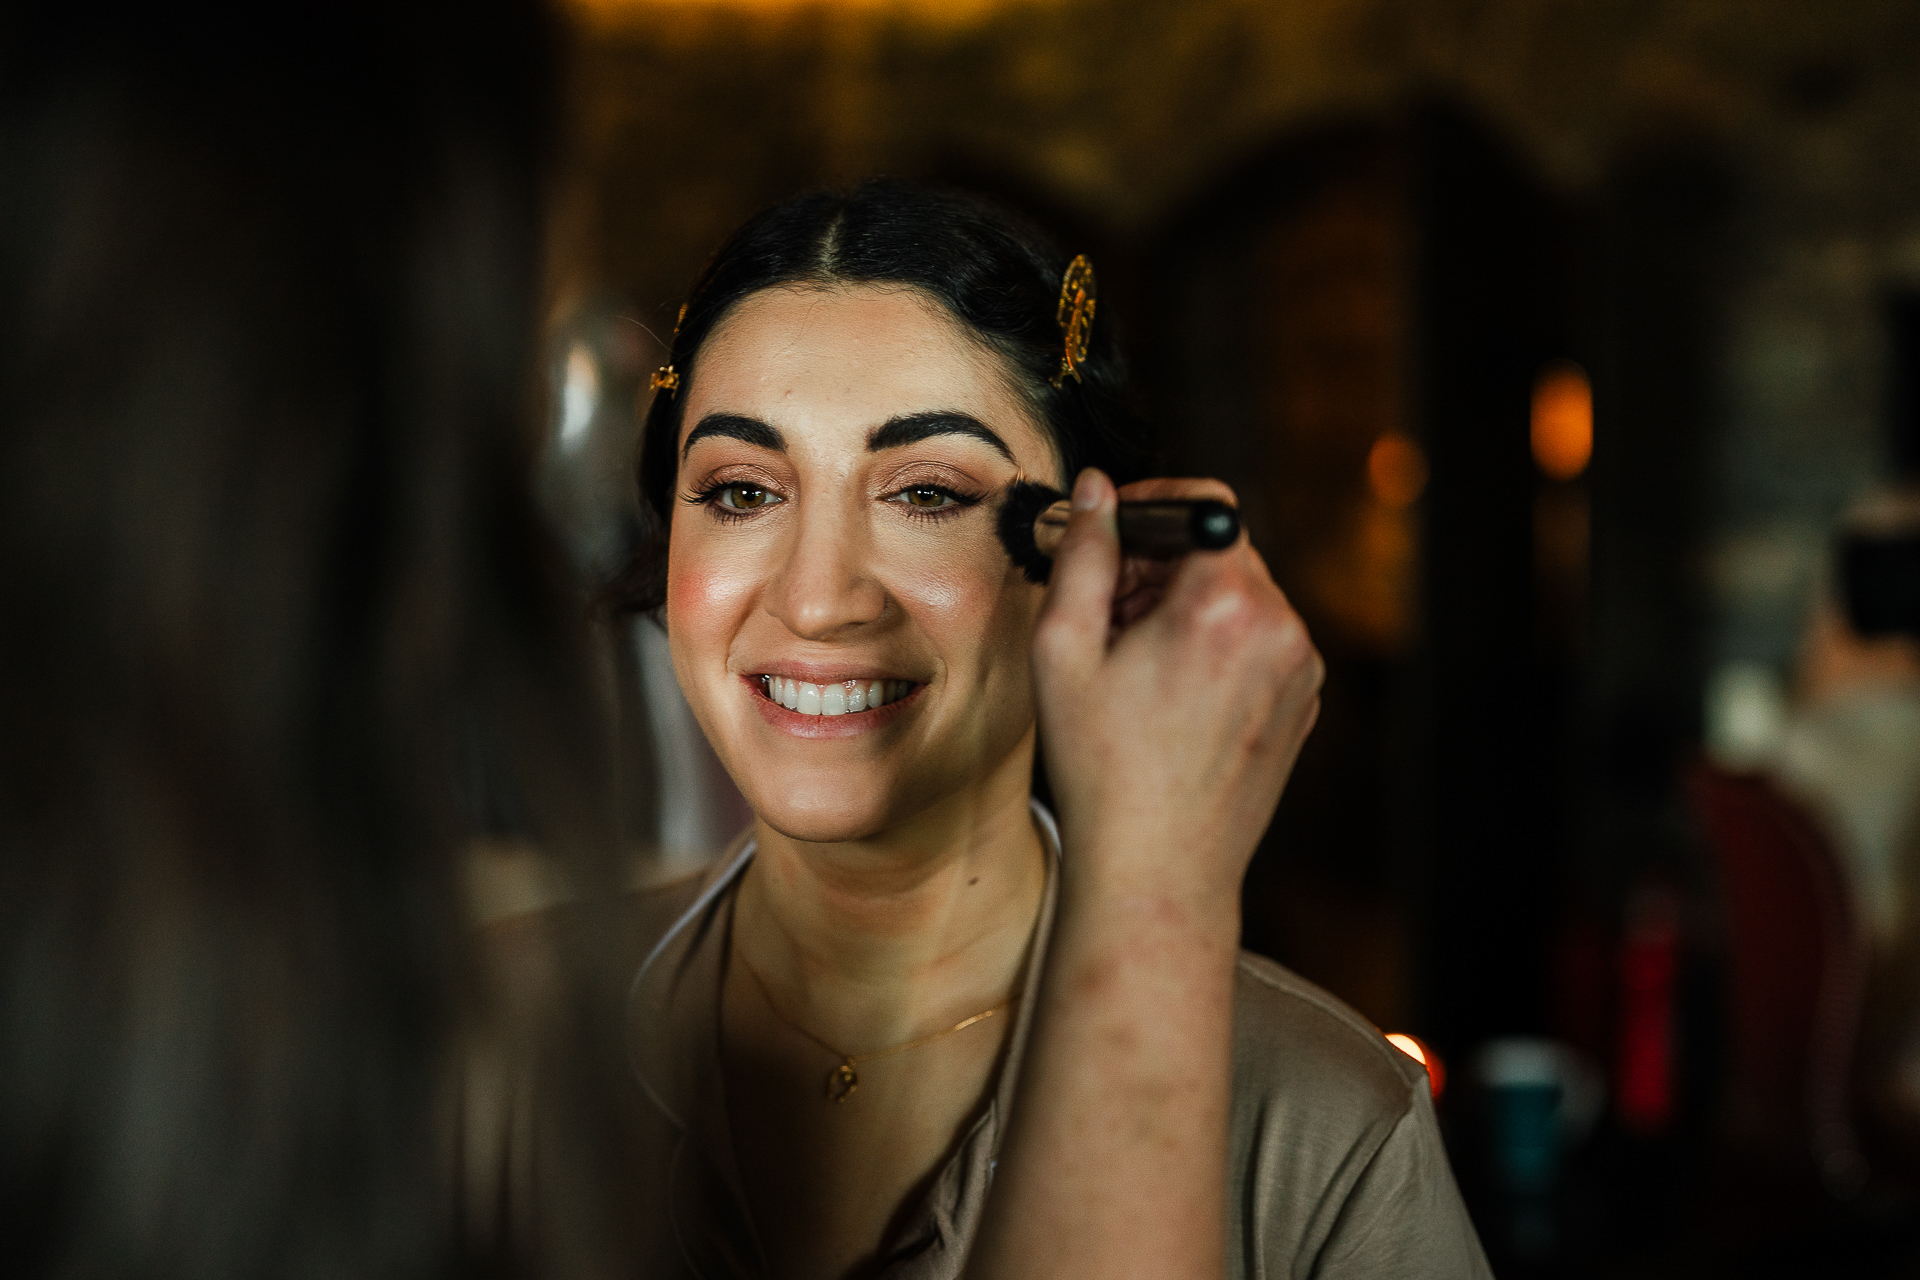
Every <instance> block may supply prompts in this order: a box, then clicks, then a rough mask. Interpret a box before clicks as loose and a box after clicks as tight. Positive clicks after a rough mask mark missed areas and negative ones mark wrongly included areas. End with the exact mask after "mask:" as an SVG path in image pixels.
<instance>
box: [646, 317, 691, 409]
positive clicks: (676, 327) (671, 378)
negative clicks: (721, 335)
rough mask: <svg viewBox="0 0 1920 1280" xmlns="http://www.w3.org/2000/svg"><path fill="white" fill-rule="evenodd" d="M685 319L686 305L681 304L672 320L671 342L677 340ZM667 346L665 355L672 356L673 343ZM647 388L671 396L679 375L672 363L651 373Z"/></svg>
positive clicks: (675, 388)
mask: <svg viewBox="0 0 1920 1280" xmlns="http://www.w3.org/2000/svg"><path fill="white" fill-rule="evenodd" d="M686 318H687V304H686V303H684V302H683V303H681V304H680V314H679V315H677V316H675V317H674V318H673V341H678V340H679V337H680V325H681V323H682V322H683V321H684V320H686ZM667 346H668V351H667V354H669V355H671V354H673V351H672V346H673V342H672V341H670V342H669V343H668V344H667ZM647 386H648V387H650V388H652V389H653V390H655V391H664V392H666V393H667V394H668V395H672V394H673V393H674V392H676V391H678V390H679V389H680V375H679V374H677V373H675V372H674V371H673V363H672V362H671V361H669V362H668V363H666V364H663V365H661V366H660V367H659V368H658V369H655V370H654V371H653V376H652V377H650V378H648V379H647Z"/></svg>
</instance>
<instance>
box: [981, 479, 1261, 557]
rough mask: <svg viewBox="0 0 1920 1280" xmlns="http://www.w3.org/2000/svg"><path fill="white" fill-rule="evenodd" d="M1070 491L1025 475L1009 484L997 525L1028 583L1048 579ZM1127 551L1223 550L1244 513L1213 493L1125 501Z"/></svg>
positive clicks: (1121, 519) (1122, 520) (1122, 521)
mask: <svg viewBox="0 0 1920 1280" xmlns="http://www.w3.org/2000/svg"><path fill="white" fill-rule="evenodd" d="M1071 511H1072V508H1071V507H1070V506H1069V505H1068V502H1067V495H1066V494H1064V493H1061V492H1060V491H1059V490H1058V489H1052V488H1048V487H1047V486H1046V485H1043V484H1034V483H1032V482H1031V481H1027V480H1020V481H1016V482H1015V483H1013V484H1011V485H1008V486H1007V493H1006V497H1005V498H1004V499H1002V500H1001V503H1000V516H999V519H998V521H997V524H996V527H997V528H998V530H999V533H1000V541H1001V544H1002V545H1004V546H1005V547H1006V549H1007V555H1008V556H1010V557H1011V558H1012V560H1013V562H1014V563H1015V564H1017V565H1019V566H1020V571H1021V572H1022V573H1024V574H1026V576H1027V581H1028V582H1045V581H1046V580H1047V578H1048V577H1049V576H1051V574H1052V572H1053V553H1054V552H1055V551H1056V550H1058V549H1059V546H1060V539H1061V538H1063V537H1065V536H1066V532H1067V518H1068V516H1069V514H1070V513H1071ZM1117 523H1118V525H1119V528H1120V552H1121V554H1122V555H1129V556H1146V557H1148V558H1151V559H1155V560H1175V559H1178V558H1179V557H1181V556H1184V555H1186V554H1187V553H1188V552H1190V551H1221V550H1224V549H1226V548H1227V547H1230V546H1232V545H1233V544H1234V542H1235V541H1237V540H1238V539H1239V537H1240V513H1239V512H1237V511H1235V510H1234V509H1233V508H1232V507H1230V506H1228V505H1227V504H1226V503H1224V502H1219V501H1217V500H1215V499H1213V498H1161V499H1156V500H1153V501H1149V502H1122V503H1121V504H1120V509H1119V511H1118V513H1117Z"/></svg>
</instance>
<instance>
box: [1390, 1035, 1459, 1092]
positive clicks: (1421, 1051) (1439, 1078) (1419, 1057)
mask: <svg viewBox="0 0 1920 1280" xmlns="http://www.w3.org/2000/svg"><path fill="white" fill-rule="evenodd" d="M1387 1043H1388V1044H1390V1045H1392V1046H1393V1047H1394V1048H1396V1049H1398V1050H1399V1051H1400V1052H1402V1053H1404V1054H1406V1055H1407V1056H1408V1057H1409V1058H1412V1059H1413V1060H1414V1061H1415V1062H1417V1063H1419V1064H1420V1065H1421V1066H1423V1067H1425V1068H1426V1069H1427V1088H1428V1089H1429V1090H1431V1091H1432V1093H1433V1100H1434V1101H1435V1102H1438V1101H1440V1095H1441V1094H1443V1093H1445V1092H1446V1091H1447V1064H1446V1063H1444V1062H1442V1061H1441V1060H1440V1055H1439V1054H1437V1053H1435V1052H1434V1051H1433V1046H1432V1045H1429V1044H1428V1043H1427V1042H1426V1041H1425V1040H1422V1039H1421V1038H1420V1037H1419V1036H1410V1035H1408V1034H1407V1033H1406V1032H1404V1031H1389V1032H1388V1033H1387Z"/></svg>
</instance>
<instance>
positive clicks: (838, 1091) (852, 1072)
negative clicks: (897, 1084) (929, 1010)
mask: <svg viewBox="0 0 1920 1280" xmlns="http://www.w3.org/2000/svg"><path fill="white" fill-rule="evenodd" d="M733 954H734V956H735V957H736V958H737V959H738V960H739V961H740V965H741V967H742V968H744V969H745V970H746V971H747V976H748V977H750V978H752V979H753V985H754V986H756V987H758V988H760V998H761V999H762V1000H764V1001H766V1003H767V1009H768V1011H769V1012H770V1013H772V1014H773V1016H774V1017H776V1018H778V1019H780V1021H781V1022H783V1023H785V1024H786V1025H787V1026H788V1027H789V1028H790V1029H792V1030H794V1031H797V1032H799V1033H800V1034H801V1035H803V1036H805V1037H806V1038H807V1039H809V1040H811V1041H813V1043H815V1044H817V1045H819V1046H820V1047H821V1048H822V1049H825V1050H826V1051H827V1052H828V1053H830V1054H832V1055H833V1056H834V1057H836V1058H838V1059H840V1065H839V1066H837V1067H835V1068H834V1069H833V1070H831V1071H829V1072H827V1090H826V1092H827V1096H828V1097H829V1098H831V1099H833V1100H834V1101H835V1102H845V1101H846V1100H847V1099H848V1098H850V1097H852V1096H853V1091H854V1090H855V1089H858V1088H859V1087H860V1073H859V1071H858V1070H856V1068H857V1067H859V1066H860V1064H861V1063H863V1062H873V1061H876V1060H878V1059H880V1058H891V1057H892V1056H893V1055H894V1054H896V1053H905V1052H906V1051H907V1050H909V1049H918V1048H919V1047H920V1046H921V1045H924V1044H932V1043H933V1042H934V1041H935V1040H938V1039H940V1038H941V1037H942V1036H950V1035H952V1034H953V1033H954V1032H956V1031H965V1030H966V1029H967V1028H968V1027H970V1026H972V1025H973V1024H974V1023H976V1022H985V1021H986V1020H987V1019H988V1018H991V1017H992V1016H993V1015H994V1014H996V1013H999V1012H1000V1011H1001V1010H1003V1009H1005V1008H1006V1007H1007V1006H1008V1005H1010V1004H1012V1003H1013V1000H1014V998H1013V997H1012V996H1008V997H1007V998H1006V999H1005V1000H1002V1001H1001V1002H1000V1003H999V1004H997V1005H995V1006H993V1008H991V1009H982V1010H981V1011H980V1012H979V1013H976V1014H974V1015H973V1016H972V1017H971V1018H962V1019H961V1020H960V1021H958V1022H956V1023H954V1024H953V1025H952V1026H950V1027H948V1028H947V1029H946V1030H945V1031H936V1032H934V1033H933V1034H932V1035H930V1036H921V1037H920V1038H919V1039H917V1040H908V1041H905V1042H904V1043H901V1044H895V1045H889V1046H887V1047H886V1048H884V1049H875V1050H874V1051H873V1052H871V1053H846V1052H843V1051H842V1050H839V1049H836V1048H834V1047H833V1046H832V1045H830V1044H828V1043H827V1042H826V1041H825V1040H822V1039H821V1038H820V1037H819V1036H817V1035H815V1034H813V1032H811V1031H809V1030H807V1029H806V1028H805V1027H803V1026H801V1025H800V1024H799V1023H797V1022H795V1021H794V1020H793V1019H792V1018H789V1017H788V1016H787V1015H786V1014H784V1013H782V1012H780V1006H779V1005H778V1004H776V1003H774V999H773V992H772V991H770V990H768V989H767V980H766V979H765V978H762V977H761V976H760V971H759V970H758V969H756V968H754V967H753V962H752V961H751V960H748V959H747V956H746V953H745V952H744V951H742V950H740V944H739V943H737V942H736V943H735V944H734V946H733Z"/></svg>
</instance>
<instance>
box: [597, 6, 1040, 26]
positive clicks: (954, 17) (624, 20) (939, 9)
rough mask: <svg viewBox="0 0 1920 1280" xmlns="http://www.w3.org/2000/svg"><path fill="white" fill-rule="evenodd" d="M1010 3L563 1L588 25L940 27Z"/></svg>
mask: <svg viewBox="0 0 1920 1280" xmlns="http://www.w3.org/2000/svg"><path fill="white" fill-rule="evenodd" d="M1026 2H1027V3H1031V2H1032V0H1026ZM1013 4H1014V0H566V7H567V8H569V9H571V10H573V12H574V13H576V14H578V15H579V16H580V17H582V18H583V19H585V20H586V21H587V22H589V23H591V24H593V25H595V26H603V27H605V26H616V27H617V26H625V25H631V24H634V23H645V22H649V21H656V20H658V19H659V18H660V17H661V16H662V15H663V14H671V13H672V12H673V11H675V10H681V11H687V10H694V11H698V10H709V11H712V10H731V11H732V12H735V13H745V14H753V15H756V16H780V15H784V14H800V13H809V12H811V13H833V12H842V13H848V12H851V13H871V14H875V15H895V16H901V17H907V18H914V19H918V20H920V21H922V22H928V23H933V24H937V25H943V26H965V25H967V24H968V23H972V22H979V21H982V20H984V19H986V18H990V17H992V16H994V15H995V14H997V13H999V12H1001V11H1003V10H1006V9H1009V8H1011V7H1013Z"/></svg>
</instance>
